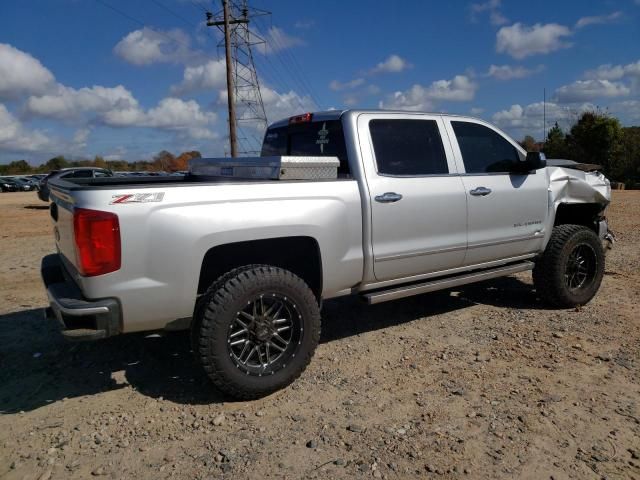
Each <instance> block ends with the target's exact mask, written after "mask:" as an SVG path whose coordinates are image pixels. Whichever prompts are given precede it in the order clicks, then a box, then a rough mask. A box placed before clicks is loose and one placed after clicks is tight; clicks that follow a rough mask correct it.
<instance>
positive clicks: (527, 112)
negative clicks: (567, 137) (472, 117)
mask: <svg viewBox="0 0 640 480" xmlns="http://www.w3.org/2000/svg"><path fill="white" fill-rule="evenodd" d="M595 108H596V107H595V106H594V105H593V104H591V103H583V104H580V105H576V106H573V107H567V106H563V105H558V104H557V103H554V102H547V103H546V105H545V104H544V103H543V102H536V103H531V104H529V105H526V106H524V107H523V106H521V105H519V104H516V105H511V107H510V108H509V109H507V110H502V111H499V112H496V113H494V114H493V116H492V120H493V123H495V124H496V125H497V126H499V127H500V128H503V129H505V130H508V131H511V132H513V133H514V134H515V136H516V137H518V136H520V135H523V134H529V135H533V136H534V137H536V138H541V137H542V132H543V127H544V117H545V111H546V118H547V129H548V128H549V127H550V126H551V125H553V124H554V123H555V122H558V123H559V124H560V125H561V126H562V127H563V128H565V129H567V128H568V127H569V126H570V125H571V124H572V123H574V122H575V121H576V120H577V119H578V117H579V115H580V114H581V113H582V112H585V111H588V110H594V109H595Z"/></svg>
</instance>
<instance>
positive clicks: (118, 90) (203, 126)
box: [25, 85, 217, 138]
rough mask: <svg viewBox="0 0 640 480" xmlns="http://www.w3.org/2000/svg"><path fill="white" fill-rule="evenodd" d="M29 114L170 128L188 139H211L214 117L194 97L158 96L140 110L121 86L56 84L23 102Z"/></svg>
mask: <svg viewBox="0 0 640 480" xmlns="http://www.w3.org/2000/svg"><path fill="white" fill-rule="evenodd" d="M25 112H26V113H27V114H28V115H29V116H34V117H36V116H37V117H45V118H54V119H58V120H64V121H67V122H76V123H78V122H79V123H82V124H83V125H86V124H98V125H107V126H110V127H118V128H123V127H148V128H159V129H163V130H172V131H176V132H179V133H182V134H184V135H186V136H190V137H192V138H213V132H212V131H211V130H209V129H208V127H210V126H211V125H213V124H214V123H215V122H216V120H217V115H216V114H215V113H213V112H205V111H203V110H202V109H201V108H200V105H198V103H197V102H195V101H194V100H190V101H184V100H182V99H179V98H172V97H169V98H165V99H162V100H161V101H160V102H159V103H158V105H157V106H156V107H153V108H151V109H149V110H148V111H146V112H145V111H144V109H142V108H141V107H140V104H139V102H138V100H136V98H135V97H134V96H133V94H132V93H131V92H130V91H129V90H127V89H126V88H124V87H123V86H122V85H118V86H116V87H102V86H93V87H91V88H89V87H85V88H80V89H74V88H70V87H65V86H63V85H59V86H58V88H57V90H56V92H55V93H51V94H47V95H43V96H40V97H35V96H33V97H30V98H29V99H28V100H27V102H26V104H25Z"/></svg>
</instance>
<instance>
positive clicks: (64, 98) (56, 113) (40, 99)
mask: <svg viewBox="0 0 640 480" xmlns="http://www.w3.org/2000/svg"><path fill="white" fill-rule="evenodd" d="M138 109H139V106H138V101H137V100H136V99H135V98H134V97H133V94H132V93H131V92H130V91H129V90H127V89H126V88H124V87H123V86H122V85H118V86H116V87H103V86H99V85H96V86H93V87H83V88H80V89H75V88H71V87H65V86H64V85H58V86H57V87H56V89H55V91H53V92H52V93H47V94H45V95H41V96H31V97H29V99H28V100H27V102H26V104H25V111H26V113H27V114H29V115H31V116H38V117H47V118H56V119H59V120H68V121H71V120H77V119H81V118H84V116H85V115H86V114H88V113H89V114H95V115H98V116H109V115H110V114H111V113H112V112H128V111H137V110H138Z"/></svg>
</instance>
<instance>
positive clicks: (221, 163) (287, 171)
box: [189, 156, 340, 180]
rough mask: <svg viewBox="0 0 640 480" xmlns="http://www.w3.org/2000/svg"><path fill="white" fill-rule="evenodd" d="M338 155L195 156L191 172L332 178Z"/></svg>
mask: <svg viewBox="0 0 640 480" xmlns="http://www.w3.org/2000/svg"><path fill="white" fill-rule="evenodd" d="M339 165H340V160H338V158H337V157H296V156H279V157H242V158H195V159H193V160H191V161H190V162H189V173H190V174H191V175H197V176H204V177H228V178H246V179H264V180H331V179H336V178H338V166H339Z"/></svg>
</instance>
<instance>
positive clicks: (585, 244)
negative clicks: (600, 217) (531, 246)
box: [533, 225, 604, 308]
mask: <svg viewBox="0 0 640 480" xmlns="http://www.w3.org/2000/svg"><path fill="white" fill-rule="evenodd" d="M603 275H604V250H603V248H602V243H601V242H600V239H599V238H598V236H597V235H596V234H595V232H593V230H590V229H589V228H587V227H584V226H582V225H558V226H556V227H554V228H553V232H552V234H551V238H550V239H549V243H548V244H547V248H546V249H545V251H544V253H543V254H542V255H541V257H540V258H539V259H538V260H537V261H536V265H535V268H534V269H533V283H534V284H535V287H536V290H537V292H538V294H539V295H540V297H542V299H543V300H545V301H547V302H548V303H550V304H551V305H553V306H556V307H561V308H570V307H575V306H578V305H584V304H586V303H588V302H589V301H590V300H591V299H592V298H593V297H594V296H595V294H596V293H597V292H598V289H599V288H600V283H601V282H602V277H603Z"/></svg>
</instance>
